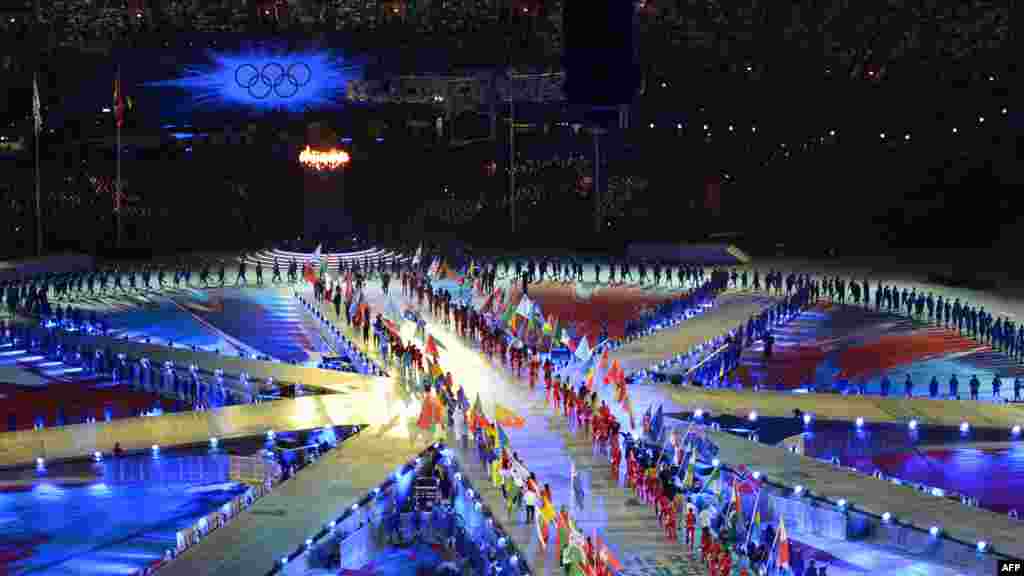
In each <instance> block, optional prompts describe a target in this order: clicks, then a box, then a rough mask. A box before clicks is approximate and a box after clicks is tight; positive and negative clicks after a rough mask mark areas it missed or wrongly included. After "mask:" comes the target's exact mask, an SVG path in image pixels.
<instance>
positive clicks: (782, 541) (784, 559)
mask: <svg viewBox="0 0 1024 576" xmlns="http://www.w3.org/2000/svg"><path fill="white" fill-rule="evenodd" d="M775 542H776V545H775V546H776V551H777V554H778V555H777V556H776V560H775V565H776V566H779V567H780V568H789V534H787V533H786V520H785V518H784V517H782V516H779V530H778V536H776V539H775Z"/></svg>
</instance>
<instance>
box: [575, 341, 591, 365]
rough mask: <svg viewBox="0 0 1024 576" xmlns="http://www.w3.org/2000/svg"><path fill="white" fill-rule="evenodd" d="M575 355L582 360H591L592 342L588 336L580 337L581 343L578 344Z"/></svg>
mask: <svg viewBox="0 0 1024 576" xmlns="http://www.w3.org/2000/svg"><path fill="white" fill-rule="evenodd" d="M575 356H576V359H577V360H579V361H580V362H588V361H589V360H590V357H591V352H590V342H589V341H588V340H587V337H586V336H583V337H582V338H580V343H579V345H577V346H576V352H575Z"/></svg>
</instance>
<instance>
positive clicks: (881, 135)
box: [878, 132, 885, 140]
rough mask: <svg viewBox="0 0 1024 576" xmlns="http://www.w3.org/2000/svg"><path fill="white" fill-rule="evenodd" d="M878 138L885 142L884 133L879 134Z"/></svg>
mask: <svg viewBox="0 0 1024 576" xmlns="http://www.w3.org/2000/svg"><path fill="white" fill-rule="evenodd" d="M878 137H879V138H881V139H882V140H885V132H882V133H881V134H879V135H878Z"/></svg>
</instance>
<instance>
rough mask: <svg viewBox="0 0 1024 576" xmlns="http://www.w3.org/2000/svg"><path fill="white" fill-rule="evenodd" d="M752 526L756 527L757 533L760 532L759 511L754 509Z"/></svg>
mask: <svg viewBox="0 0 1024 576" xmlns="http://www.w3.org/2000/svg"><path fill="white" fill-rule="evenodd" d="M754 527H755V528H757V533H760V532H761V511H760V510H754Z"/></svg>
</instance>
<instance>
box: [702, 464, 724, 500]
mask: <svg viewBox="0 0 1024 576" xmlns="http://www.w3.org/2000/svg"><path fill="white" fill-rule="evenodd" d="M705 486H707V487H708V488H711V490H712V491H713V492H714V493H715V495H717V496H721V495H722V468H721V466H715V467H714V468H713V469H712V470H711V475H710V476H708V481H707V483H705Z"/></svg>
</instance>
